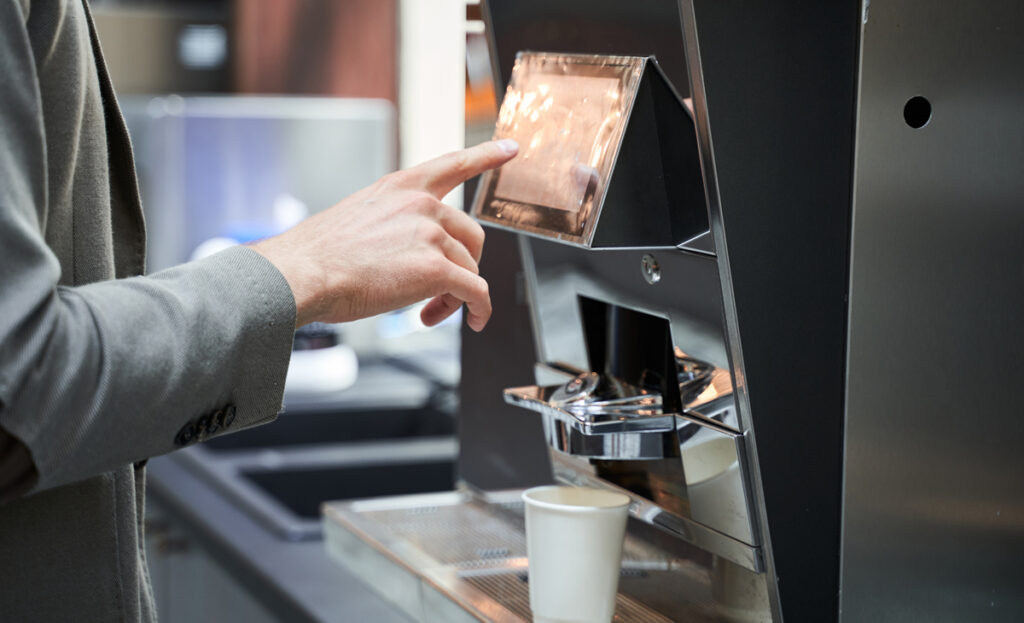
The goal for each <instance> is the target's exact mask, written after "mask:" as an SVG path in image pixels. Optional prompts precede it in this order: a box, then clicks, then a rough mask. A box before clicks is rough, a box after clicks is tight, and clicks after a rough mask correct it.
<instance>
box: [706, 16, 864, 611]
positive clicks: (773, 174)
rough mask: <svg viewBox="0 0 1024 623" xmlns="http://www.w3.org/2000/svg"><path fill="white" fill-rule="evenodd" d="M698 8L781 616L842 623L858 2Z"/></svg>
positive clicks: (748, 388)
mask: <svg viewBox="0 0 1024 623" xmlns="http://www.w3.org/2000/svg"><path fill="white" fill-rule="evenodd" d="M694 5H695V6H694V9H695V16H696V28H697V33H698V37H699V44H700V50H701V59H700V60H701V67H702V71H703V78H704V85H705V90H706V97H707V112H708V120H709V121H708V123H709V126H710V130H711V138H712V140H713V142H714V157H715V164H716V167H717V174H718V184H719V190H720V203H721V214H722V222H723V225H724V230H725V239H726V242H727V246H728V258H729V262H730V268H731V273H730V278H731V282H732V283H731V285H732V289H733V293H734V297H735V307H736V316H737V324H738V330H739V332H740V334H741V343H742V351H743V359H744V364H745V370H744V378H745V382H746V384H747V390H748V392H749V399H750V411H751V413H750V417H751V420H752V422H753V429H754V433H755V436H756V444H757V453H758V461H759V465H760V472H761V476H762V485H763V491H764V500H765V507H766V513H767V520H768V528H769V534H770V538H771V547H772V552H773V555H774V568H775V572H776V575H777V580H778V588H779V596H780V604H781V610H782V614H783V617H784V619H785V621H786V623H793V622H795V621H812V622H816V623H817V622H821V621H835V620H836V618H837V610H838V591H839V538H840V505H841V490H842V489H841V485H842V470H841V459H842V433H843V431H842V422H843V394H844V366H845V337H846V317H847V288H848V286H847V283H848V264H849V260H848V257H849V252H848V248H849V233H850V205H851V198H850V196H851V187H852V157H853V137H854V113H855V108H854V99H855V89H856V63H857V40H858V29H859V23H860V3H859V2H852V1H851V2H803V3H797V2H790V3H778V2H771V3H765V2H736V1H731V2H721V1H720V0H696V1H695V2H694ZM719 253H722V250H721V249H720V250H719Z"/></svg>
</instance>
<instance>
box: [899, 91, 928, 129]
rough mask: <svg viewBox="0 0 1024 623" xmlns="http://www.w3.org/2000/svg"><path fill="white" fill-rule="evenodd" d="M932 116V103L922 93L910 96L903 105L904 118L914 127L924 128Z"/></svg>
mask: <svg viewBox="0 0 1024 623" xmlns="http://www.w3.org/2000/svg"><path fill="white" fill-rule="evenodd" d="M931 118H932V104H931V102H929V101H928V100H927V99H925V98H923V97H921V96H920V95H916V96H914V97H912V98H910V99H909V100H907V103H906V105H904V106H903V119H904V120H905V121H906V122H907V125H909V126H910V127H912V128H914V129H917V128H923V127H924V126H925V125H926V124H927V123H928V121H929V120H930V119H931Z"/></svg>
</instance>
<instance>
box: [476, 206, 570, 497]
mask: <svg viewBox="0 0 1024 623" xmlns="http://www.w3.org/2000/svg"><path fill="white" fill-rule="evenodd" d="M467 194H470V193H469V192H468V191H467ZM522 273H523V269H522V265H521V262H520V259H519V245H518V241H517V236H516V235H515V234H511V233H508V232H504V231H498V230H488V231H487V244H486V249H485V250H484V257H483V260H482V261H481V263H480V274H481V275H483V277H484V278H485V279H487V281H488V283H489V284H490V287H491V302H492V304H493V305H494V314H493V316H491V321H490V323H489V324H488V325H487V329H485V330H484V331H483V332H481V333H475V332H473V331H471V330H470V329H469V328H467V327H466V326H465V324H463V327H462V380H461V382H460V384H459V418H458V431H459V464H458V474H459V478H461V479H463V480H465V481H466V482H468V483H470V484H472V485H473V486H475V487H478V488H480V489H487V490H491V489H510V488H514V487H529V486H533V485H539V484H547V483H549V482H551V462H550V459H549V458H548V445H547V443H545V441H544V430H543V428H542V427H541V421H540V418H538V417H535V416H534V415H533V414H531V413H529V412H527V411H524V410H522V409H519V408H517V407H513V406H510V405H508V404H505V400H504V399H503V398H502V391H503V390H504V389H505V388H506V387H511V386H514V385H529V384H533V382H534V373H533V365H534V363H535V362H536V361H537V354H536V352H535V349H534V339H533V331H532V328H531V326H530V311H529V308H528V307H527V304H526V293H525V289H526V285H525V283H524V282H523V274H522Z"/></svg>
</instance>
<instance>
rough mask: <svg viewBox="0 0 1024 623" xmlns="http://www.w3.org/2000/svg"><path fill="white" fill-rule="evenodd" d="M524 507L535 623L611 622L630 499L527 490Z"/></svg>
mask: <svg viewBox="0 0 1024 623" xmlns="http://www.w3.org/2000/svg"><path fill="white" fill-rule="evenodd" d="M523 502H525V503H526V549H527V555H528V556H529V565H530V608H531V609H532V610H533V620H534V623H609V622H610V621H611V620H612V616H613V615H614V614H615V595H616V593H617V592H618V587H619V565H620V564H621V562H622V541H623V538H624V537H625V534H626V518H627V516H628V511H629V497H628V496H626V495H623V494H621V493H616V492H614V491H606V490H602V489H590V488H585V487H559V486H547V487H534V488H533V489H528V490H526V491H524V492H523Z"/></svg>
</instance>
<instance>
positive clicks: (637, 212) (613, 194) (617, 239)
mask: <svg viewBox="0 0 1024 623" xmlns="http://www.w3.org/2000/svg"><path fill="white" fill-rule="evenodd" d="M706 231H708V210H707V199H706V198H705V194H704V180H703V178H702V177H701V171H700V154H699V152H698V149H697V134H696V131H695V129H694V127H693V120H692V118H691V117H690V115H689V113H688V112H687V111H686V109H685V108H684V106H683V103H682V102H681V101H679V98H678V97H677V96H676V94H675V93H674V92H673V91H672V88H671V87H670V86H669V85H668V84H667V83H666V82H665V79H664V76H662V74H661V72H659V71H658V69H657V68H656V67H655V66H654V65H652V64H648V65H647V66H646V67H645V68H644V77H643V80H642V81H641V82H640V85H639V87H638V89H637V94H636V101H635V102H634V103H633V109H632V111H631V112H630V115H629V120H628V121H627V125H626V132H625V134H624V135H623V137H622V145H621V147H620V149H619V155H618V158H617V159H616V161H615V168H614V170H613V171H612V175H611V179H610V180H609V184H608V190H607V193H606V195H605V199H604V205H603V206H602V207H601V211H600V213H599V215H598V221H597V227H596V230H595V232H594V240H593V243H592V244H591V246H592V247H594V248H602V247H617V246H633V247H641V246H677V245H679V244H682V243H684V242H686V241H687V240H690V239H692V238H694V237H695V236H699V235H700V234H701V233H703V232H706Z"/></svg>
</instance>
